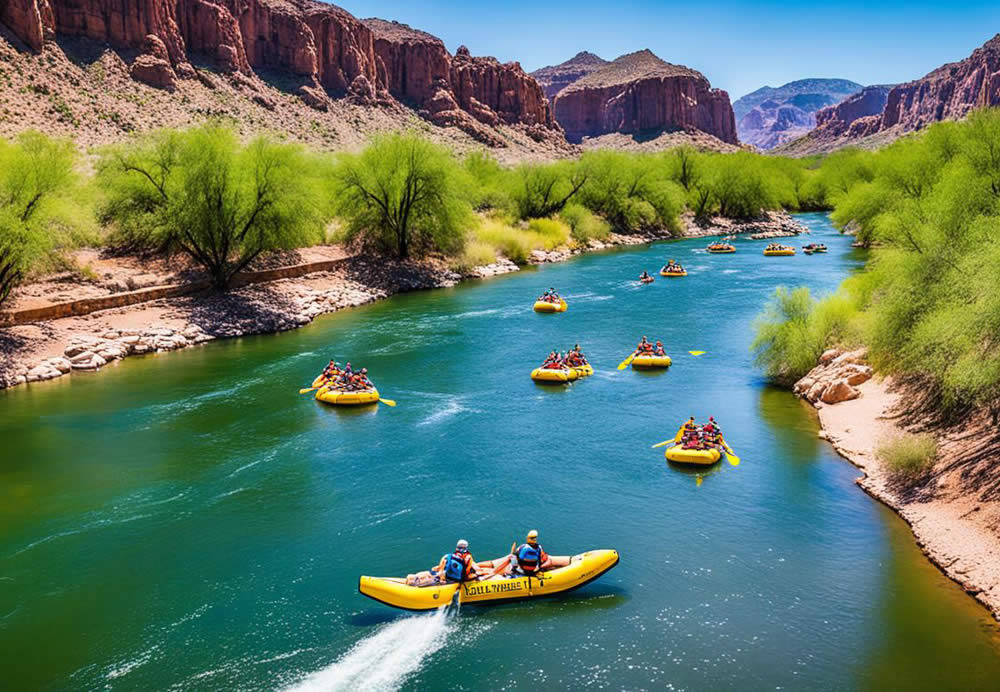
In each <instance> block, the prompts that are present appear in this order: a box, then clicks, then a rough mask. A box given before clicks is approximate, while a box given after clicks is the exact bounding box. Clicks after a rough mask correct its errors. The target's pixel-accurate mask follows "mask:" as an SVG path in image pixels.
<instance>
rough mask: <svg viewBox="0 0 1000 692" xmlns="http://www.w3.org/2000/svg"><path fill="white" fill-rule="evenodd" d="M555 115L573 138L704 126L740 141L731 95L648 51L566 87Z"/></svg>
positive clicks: (731, 140)
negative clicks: (730, 100) (737, 134)
mask: <svg viewBox="0 0 1000 692" xmlns="http://www.w3.org/2000/svg"><path fill="white" fill-rule="evenodd" d="M554 110H555V118H556V120H557V121H558V122H559V124H560V125H561V126H562V127H563V129H564V130H565V131H566V137H567V138H568V139H570V140H571V141H579V140H581V139H582V138H584V137H594V136H598V135H602V134H607V133H611V132H624V133H628V134H639V133H643V132H655V131H664V130H666V131H669V130H701V131H702V132H706V133H708V134H710V135H713V136H715V137H717V138H718V139H720V140H722V141H723V142H728V143H730V144H735V143H736V142H737V137H736V120H735V117H734V116H733V109H732V106H731V105H730V103H729V95H728V94H727V93H726V92H725V91H722V90H720V89H713V88H712V86H711V84H709V82H708V80H707V79H705V77H704V76H702V75H701V74H700V73H698V72H696V71H695V70H691V69H689V68H687V67H683V66H681V65H671V64H670V63H667V62H664V61H662V60H660V59H659V58H657V57H656V56H655V55H653V54H652V53H651V52H649V51H648V50H646V51H640V52H638V53H631V54H629V55H624V56H622V57H620V58H618V59H617V60H615V61H613V62H611V63H609V64H608V65H607V66H605V67H604V68H602V69H599V70H596V71H595V72H592V73H591V74H589V75H587V76H586V77H584V78H583V79H580V80H578V81H576V82H575V83H573V84H571V85H569V86H568V87H566V88H564V89H563V90H562V91H561V92H559V94H558V95H557V96H556V101H555V106H554Z"/></svg>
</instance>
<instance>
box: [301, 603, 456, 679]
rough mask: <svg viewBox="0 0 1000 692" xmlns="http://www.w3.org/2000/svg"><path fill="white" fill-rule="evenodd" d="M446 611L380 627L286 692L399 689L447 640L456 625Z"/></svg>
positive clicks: (446, 609) (416, 616) (397, 621)
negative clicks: (335, 659)
mask: <svg viewBox="0 0 1000 692" xmlns="http://www.w3.org/2000/svg"><path fill="white" fill-rule="evenodd" d="M449 610H450V609H449V608H442V609H441V610H436V611H434V612H433V613H431V614H429V615H415V616H413V617H407V618H403V619H401V620H396V621H395V622H391V623H389V624H387V625H383V626H381V627H379V628H378V629H377V630H375V631H374V632H373V633H372V634H370V635H368V636H367V637H365V638H364V639H362V640H361V641H359V642H358V643H357V644H355V645H354V646H353V647H351V649H350V650H349V651H348V652H347V653H345V654H344V655H343V656H341V657H340V658H339V659H337V661H335V662H334V663H332V664H330V665H329V666H327V667H326V668H323V669H321V670H318V671H316V672H315V673H311V674H309V675H308V676H307V677H306V678H304V679H303V680H301V681H299V682H298V683H296V684H294V685H292V686H291V687H289V688H287V689H288V692H336V691H337V690H352V691H354V690H357V691H358V692H382V691H383V690H398V689H399V688H400V687H402V685H403V683H404V682H406V680H407V679H408V678H409V677H410V676H412V675H413V674H414V673H415V672H417V671H418V670H420V667H421V666H422V665H423V663H424V661H426V660H427V659H428V658H429V657H430V656H432V655H434V653H435V652H437V651H438V650H440V649H441V648H442V647H443V646H444V645H445V643H446V642H447V640H448V636H449V634H450V633H451V632H452V631H453V630H454V628H455V624H454V622H453V616H451V615H450V614H449V613H448V612H447V611H449Z"/></svg>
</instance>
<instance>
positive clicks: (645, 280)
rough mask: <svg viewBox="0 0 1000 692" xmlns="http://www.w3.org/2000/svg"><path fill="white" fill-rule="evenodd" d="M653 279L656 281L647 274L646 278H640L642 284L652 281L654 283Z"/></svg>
mask: <svg viewBox="0 0 1000 692" xmlns="http://www.w3.org/2000/svg"><path fill="white" fill-rule="evenodd" d="M653 281H654V279H653V277H651V276H647V277H646V278H644V279H639V283H641V284H651V283H653Z"/></svg>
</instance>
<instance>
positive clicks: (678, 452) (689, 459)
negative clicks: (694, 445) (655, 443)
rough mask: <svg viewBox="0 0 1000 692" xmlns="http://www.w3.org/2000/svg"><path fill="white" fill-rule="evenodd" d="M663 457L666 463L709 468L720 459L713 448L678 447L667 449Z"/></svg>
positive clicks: (718, 453)
mask: <svg viewBox="0 0 1000 692" xmlns="http://www.w3.org/2000/svg"><path fill="white" fill-rule="evenodd" d="M663 455H664V456H665V457H666V458H667V461H672V462H674V463H675V464H695V465H698V466H711V465H712V464H715V463H717V462H718V461H719V459H721V458H722V454H721V453H720V452H719V450H717V449H715V448H709V449H685V448H684V447H682V446H680V445H674V446H673V447H667V450H666V451H665V452H664V453H663Z"/></svg>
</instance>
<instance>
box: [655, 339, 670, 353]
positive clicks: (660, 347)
mask: <svg viewBox="0 0 1000 692" xmlns="http://www.w3.org/2000/svg"><path fill="white" fill-rule="evenodd" d="M653 355H656V356H665V355H667V352H666V351H664V350H663V342H662V341H657V342H656V348H655V349H653Z"/></svg>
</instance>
